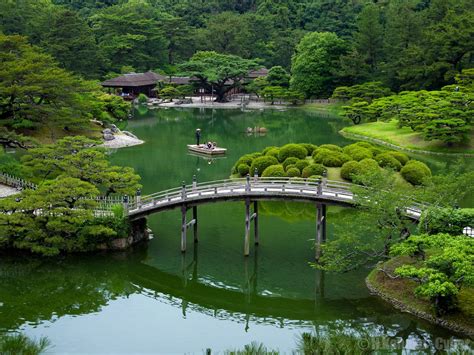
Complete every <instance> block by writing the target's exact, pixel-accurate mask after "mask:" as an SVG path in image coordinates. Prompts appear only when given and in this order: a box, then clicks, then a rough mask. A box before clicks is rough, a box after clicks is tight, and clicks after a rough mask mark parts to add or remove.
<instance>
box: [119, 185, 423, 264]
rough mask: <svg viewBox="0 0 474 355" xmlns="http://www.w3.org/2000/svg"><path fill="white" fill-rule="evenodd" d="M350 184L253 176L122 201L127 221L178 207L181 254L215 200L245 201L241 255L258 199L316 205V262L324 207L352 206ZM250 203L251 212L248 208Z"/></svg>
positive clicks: (412, 211)
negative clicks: (204, 208)
mask: <svg viewBox="0 0 474 355" xmlns="http://www.w3.org/2000/svg"><path fill="white" fill-rule="evenodd" d="M351 187H352V184H350V183H346V182H341V181H331V180H327V179H325V178H323V179H306V180H301V179H288V178H261V177H258V176H255V177H253V178H250V177H249V176H247V178H246V179H245V178H243V179H229V180H218V181H210V182H204V183H199V184H198V183H197V182H196V181H195V180H194V181H193V184H192V185H188V186H186V185H184V184H183V185H182V186H181V187H178V188H174V189H169V190H165V191H161V192H157V193H154V194H151V195H147V196H137V197H135V198H134V199H131V200H126V201H125V212H126V214H127V215H128V216H129V218H130V219H132V220H133V219H139V218H142V217H145V216H147V215H150V214H153V213H157V212H161V211H164V210H169V209H174V208H178V207H179V208H181V211H182V223H181V251H183V252H184V251H186V231H187V229H188V228H189V227H191V226H192V227H193V231H194V241H195V242H197V240H198V239H197V237H198V235H197V225H198V218H197V206H198V205H200V204H205V203H210V202H217V201H232V200H239V201H245V211H246V217H245V239H244V241H245V242H244V255H245V256H248V255H249V253H250V223H251V221H254V227H255V244H256V245H258V243H259V236H258V203H257V201H259V200H272V199H276V200H292V201H306V202H308V201H309V202H314V203H316V207H317V209H316V210H317V212H316V221H317V222H316V238H315V250H316V259H318V258H319V257H320V255H321V244H322V243H324V242H325V239H326V205H327V204H339V205H343V206H352V205H353V204H354V195H353V193H352V192H351ZM251 202H253V205H254V208H253V213H251V211H250V205H251ZM190 208H192V211H193V218H192V220H191V221H189V222H188V221H187V219H186V217H187V216H186V215H187V213H186V212H187V211H188V209H190ZM420 214H421V209H420V208H419V207H412V208H408V209H407V210H406V215H407V216H408V217H410V218H412V219H414V220H418V218H419V217H420Z"/></svg>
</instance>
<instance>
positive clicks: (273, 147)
mask: <svg viewBox="0 0 474 355" xmlns="http://www.w3.org/2000/svg"><path fill="white" fill-rule="evenodd" d="M275 148H276V149H279V148H278V147H275V146H274V145H271V146H269V147H266V148H265V149H264V150H262V154H263V155H267V153H268V151H269V150H271V149H275Z"/></svg>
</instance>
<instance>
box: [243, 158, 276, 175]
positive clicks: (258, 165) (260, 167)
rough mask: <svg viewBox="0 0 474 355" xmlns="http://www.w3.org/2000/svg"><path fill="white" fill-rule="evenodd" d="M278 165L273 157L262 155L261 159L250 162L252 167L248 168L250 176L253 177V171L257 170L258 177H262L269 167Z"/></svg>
mask: <svg viewBox="0 0 474 355" xmlns="http://www.w3.org/2000/svg"><path fill="white" fill-rule="evenodd" d="M276 164H278V160H277V158H275V157H271V156H268V155H264V156H263V157H258V158H256V159H254V160H253V161H252V165H251V166H250V175H251V176H253V175H254V173H255V169H257V173H258V175H262V173H263V172H264V171H265V169H266V168H267V167H269V166H270V165H276Z"/></svg>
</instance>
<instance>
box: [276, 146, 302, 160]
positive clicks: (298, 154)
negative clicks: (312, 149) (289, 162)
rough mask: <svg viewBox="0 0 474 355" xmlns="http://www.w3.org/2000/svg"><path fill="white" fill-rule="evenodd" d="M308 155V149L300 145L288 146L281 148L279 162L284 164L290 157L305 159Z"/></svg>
mask: <svg viewBox="0 0 474 355" xmlns="http://www.w3.org/2000/svg"><path fill="white" fill-rule="evenodd" d="M307 155H308V151H307V150H306V148H305V147H304V146H302V145H300V144H293V143H290V144H286V145H284V146H283V147H281V148H280V151H279V153H278V160H279V161H281V162H284V161H285V160H286V159H287V158H289V157H295V158H298V159H304V158H306V156H307Z"/></svg>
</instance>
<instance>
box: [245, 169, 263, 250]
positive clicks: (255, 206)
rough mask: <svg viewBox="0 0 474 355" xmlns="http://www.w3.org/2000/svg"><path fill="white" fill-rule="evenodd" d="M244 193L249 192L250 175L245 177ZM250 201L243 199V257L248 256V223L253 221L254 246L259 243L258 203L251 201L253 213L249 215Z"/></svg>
mask: <svg viewBox="0 0 474 355" xmlns="http://www.w3.org/2000/svg"><path fill="white" fill-rule="evenodd" d="M245 189H246V191H250V175H247V183H246V185H245ZM250 204H251V201H250V199H249V198H246V199H245V238H244V256H249V255H250V223H251V222H252V221H254V238H255V245H258V244H259V242H260V239H259V236H258V202H257V201H253V213H252V214H251V213H250Z"/></svg>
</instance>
